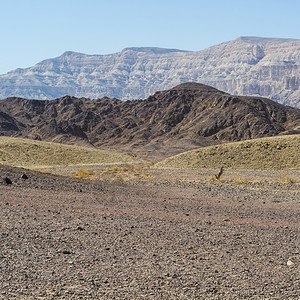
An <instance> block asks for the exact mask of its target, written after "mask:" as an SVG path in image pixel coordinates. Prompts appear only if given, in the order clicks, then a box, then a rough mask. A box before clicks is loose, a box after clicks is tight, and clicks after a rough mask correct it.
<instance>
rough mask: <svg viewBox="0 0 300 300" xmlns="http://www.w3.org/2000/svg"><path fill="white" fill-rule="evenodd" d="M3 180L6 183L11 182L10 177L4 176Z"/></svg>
mask: <svg viewBox="0 0 300 300" xmlns="http://www.w3.org/2000/svg"><path fill="white" fill-rule="evenodd" d="M4 182H5V183H6V184H12V181H11V179H10V178H8V177H5V178H4Z"/></svg>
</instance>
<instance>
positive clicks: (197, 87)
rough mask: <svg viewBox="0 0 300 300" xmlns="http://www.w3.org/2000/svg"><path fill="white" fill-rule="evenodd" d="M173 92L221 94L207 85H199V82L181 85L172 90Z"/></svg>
mask: <svg viewBox="0 0 300 300" xmlns="http://www.w3.org/2000/svg"><path fill="white" fill-rule="evenodd" d="M172 90H176V91H180V90H191V91H200V90H203V91H214V92H221V91H219V90H217V89H215V88H213V87H212V86H209V85H205V84H202V83H197V82H185V83H181V84H179V85H177V86H175V87H173V88H172Z"/></svg>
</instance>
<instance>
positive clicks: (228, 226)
mask: <svg viewBox="0 0 300 300" xmlns="http://www.w3.org/2000/svg"><path fill="white" fill-rule="evenodd" d="M153 172H158V170H155V171H153ZM163 172H165V173H162V174H163V176H162V177H160V178H159V179H158V177H156V179H155V180H154V179H153V178H154V177H150V179H149V180H148V181H141V182H138V181H136V182H121V181H120V182H119V181H114V182H112V181H104V180H83V179H77V178H70V177H65V176H59V175H52V174H47V173H41V172H35V171H29V170H25V169H21V168H13V167H7V166H4V165H2V166H0V176H1V182H0V189H1V196H0V207H1V209H0V239H1V248H0V268H1V269H0V298H1V299H300V219H299V215H300V186H299V182H298V183H293V184H284V183H276V182H263V181H260V182H235V183H234V182H230V181H224V182H208V181H204V180H203V181H193V180H190V178H189V176H190V175H188V174H187V177H188V178H189V180H186V181H180V182H179V181H177V180H175V179H176V178H177V177H178V176H179V175H178V172H177V171H173V174H172V171H171V170H168V171H166V170H165V171H163ZM166 172H169V173H166ZM23 174H26V176H23V177H25V178H21V177H22V175H23ZM263 175H264V176H267V175H268V173H264V174H263ZM180 176H181V175H180ZM182 176H183V174H182ZM270 176H271V175H270ZM295 176H298V173H297V174H296V175H295ZM26 177H27V178H26ZM5 178H9V179H11V181H12V184H9V183H7V180H5ZM151 178H152V179H151ZM163 178H164V180H163Z"/></svg>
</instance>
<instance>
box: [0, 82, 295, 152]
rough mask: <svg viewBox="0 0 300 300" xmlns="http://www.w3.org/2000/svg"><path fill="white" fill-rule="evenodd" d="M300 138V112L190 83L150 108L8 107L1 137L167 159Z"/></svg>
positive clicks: (115, 102)
mask: <svg viewBox="0 0 300 300" xmlns="http://www.w3.org/2000/svg"><path fill="white" fill-rule="evenodd" d="M283 133H285V134H288V133H300V110H299V109H296V108H292V107H287V106H284V105H281V104H279V103H276V102H274V101H272V100H269V99H265V98H261V97H246V96H233V95H230V94H228V93H225V92H222V91H219V90H217V89H215V88H213V87H210V86H206V85H203V84H198V83H184V84H180V85H178V86H176V87H173V88H172V89H170V90H165V91H160V92H156V93H155V94H153V95H151V96H149V97H148V98H147V99H145V100H131V101H121V100H119V99H116V98H112V99H111V98H107V97H104V98H101V99H94V100H90V99H86V98H76V97H71V96H64V97H62V98H57V99H55V100H28V99H23V98H17V97H13V98H8V99H5V100H0V134H1V135H5V136H14V137H26V138H31V139H38V140H44V141H53V142H61V143H68V144H77V145H85V146H90V147H99V148H101V149H109V150H118V151H122V152H125V153H136V154H137V155H139V156H141V157H149V156H150V157H166V156H171V155H174V154H177V153H180V152H183V151H186V150H190V149H195V148H199V147H202V146H209V145H214V144H220V143H224V142H230V141H239V140H245V139H253V138H259V137H267V136H276V135H279V134H283Z"/></svg>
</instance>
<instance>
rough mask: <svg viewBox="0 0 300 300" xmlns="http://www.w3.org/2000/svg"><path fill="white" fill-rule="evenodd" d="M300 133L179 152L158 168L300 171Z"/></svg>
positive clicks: (158, 164) (159, 164) (160, 163)
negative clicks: (216, 167) (217, 167)
mask: <svg viewBox="0 0 300 300" xmlns="http://www.w3.org/2000/svg"><path fill="white" fill-rule="evenodd" d="M299 145H300V135H289V136H277V137H271V138H261V139H254V140H247V141H242V142H235V143H228V144H221V145H215V146H209V147H204V148H200V149H197V150H192V151H188V152H184V153H181V154H178V155H176V156H173V157H170V158H167V159H165V160H164V161H162V162H159V163H157V164H156V165H155V168H179V169H199V168H208V169H214V168H215V166H218V165H221V164H222V165H223V166H224V168H226V169H236V170H238V169H240V170H242V169H245V170H300V159H299V157H300V148H299Z"/></svg>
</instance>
